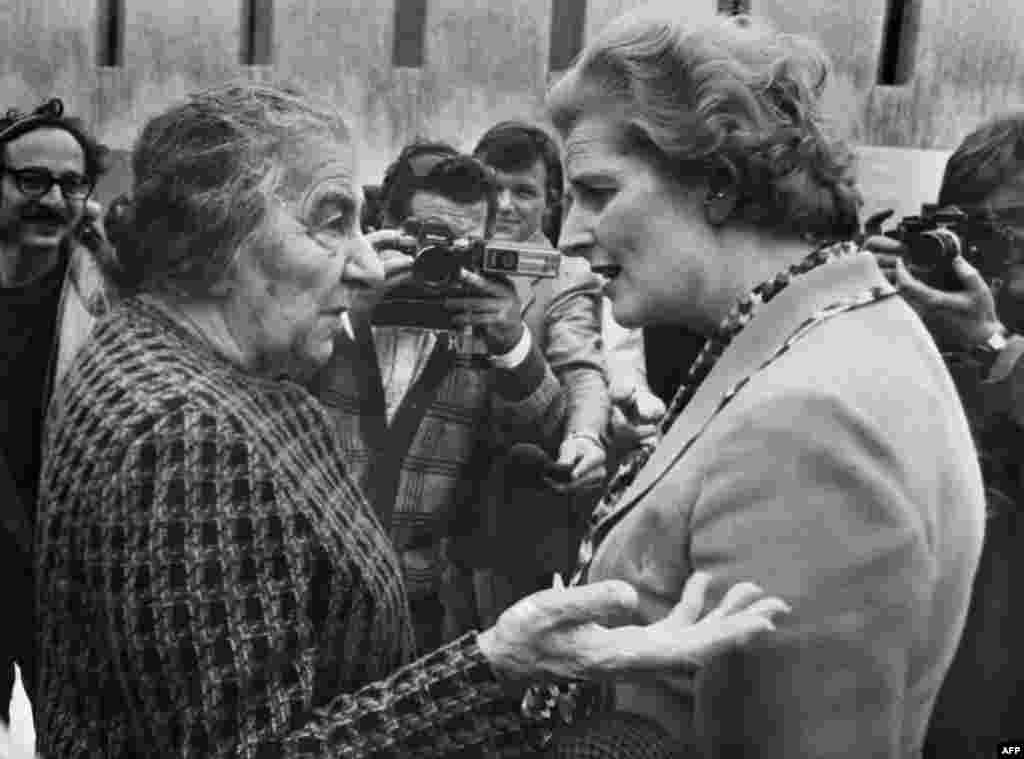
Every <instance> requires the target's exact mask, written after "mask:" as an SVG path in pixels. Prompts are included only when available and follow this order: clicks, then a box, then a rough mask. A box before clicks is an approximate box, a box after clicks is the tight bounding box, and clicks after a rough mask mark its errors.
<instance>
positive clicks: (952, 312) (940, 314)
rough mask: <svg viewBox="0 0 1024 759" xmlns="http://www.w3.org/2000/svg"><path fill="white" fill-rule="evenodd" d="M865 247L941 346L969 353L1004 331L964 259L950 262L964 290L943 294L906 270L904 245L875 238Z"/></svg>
mask: <svg viewBox="0 0 1024 759" xmlns="http://www.w3.org/2000/svg"><path fill="white" fill-rule="evenodd" d="M864 247H865V248H867V249H868V250H869V251H870V252H871V253H873V254H874V255H875V260H876V261H877V262H878V266H879V268H880V269H881V270H882V273H883V274H885V276H886V278H887V279H888V280H889V282H890V283H892V285H893V286H894V287H896V288H897V289H899V291H900V294H901V295H902V296H903V297H904V299H905V300H906V301H907V303H909V304H910V305H911V306H912V307H913V308H914V310H915V311H917V313H918V314H919V315H920V316H921V318H922V319H923V320H924V322H925V323H926V324H927V325H928V327H929V329H931V330H932V332H933V334H934V335H935V337H936V340H937V341H938V342H939V343H940V344H941V345H943V346H945V347H950V348H955V349H959V350H970V349H971V348H974V347H976V346H978V345H981V344H983V343H984V342H985V341H987V340H988V339H989V338H991V337H992V336H993V335H995V334H996V333H998V332H1001V331H1002V330H1003V326H1002V324H1001V323H1000V321H999V317H998V316H997V315H996V303H995V298H994V297H993V295H992V290H991V289H990V288H989V286H988V284H987V283H986V282H985V280H984V279H983V278H982V276H981V274H979V273H978V270H977V269H975V268H974V267H973V266H971V264H969V263H968V262H967V260H966V259H964V258H963V256H957V257H956V258H954V259H953V270H954V271H955V272H956V274H957V276H958V277H959V278H960V281H961V282H963V285H964V289H963V290H961V291H957V292H945V291H943V290H937V289H935V288H934V287H929V286H928V285H926V284H925V283H924V282H922V281H921V280H919V279H918V278H917V277H915V276H914V275H913V274H911V273H910V272H909V271H908V270H907V267H906V265H905V264H904V263H903V256H902V255H901V253H902V252H903V244H902V243H900V242H899V241H898V240H893V239H891V238H889V237H884V236H881V235H877V236H874V237H869V238H868V239H867V241H866V242H865V243H864Z"/></svg>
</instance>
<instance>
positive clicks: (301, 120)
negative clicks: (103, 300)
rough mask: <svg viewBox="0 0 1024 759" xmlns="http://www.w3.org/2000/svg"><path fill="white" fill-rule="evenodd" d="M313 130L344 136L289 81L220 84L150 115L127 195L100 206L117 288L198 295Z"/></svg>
mask: <svg viewBox="0 0 1024 759" xmlns="http://www.w3.org/2000/svg"><path fill="white" fill-rule="evenodd" d="M319 136H326V137H328V138H330V139H334V140H337V141H339V142H348V141H349V139H350V138H349V131H348V128H347V127H346V125H345V122H344V121H343V120H342V118H341V116H340V115H339V114H338V112H337V111H336V110H335V109H334V108H333V107H332V106H330V105H328V104H326V103H322V102H320V101H317V100H314V99H313V98H312V97H311V96H310V95H308V94H307V93H305V92H304V91H302V90H301V89H299V88H297V87H295V86H292V85H269V84H257V83H251V82H244V83H238V84H227V85H223V86H220V87H215V88H213V89H209V90H205V91H203V92H200V93H198V94H195V95H192V96H190V97H189V98H188V99H187V100H186V101H185V102H183V103H181V104H179V105H175V106H173V107H171V108H170V109H168V110H167V111H165V112H164V113H162V114H160V115H159V116H156V117H155V118H153V119H151V120H150V121H149V122H148V123H147V124H146V126H145V127H144V128H143V130H142V133H141V135H140V136H139V138H138V141H137V142H136V144H135V148H134V150H133V153H132V172H133V185H132V192H131V195H130V197H126V198H120V199H118V201H116V202H115V203H114V204H112V206H111V209H110V211H109V212H108V214H107V224H108V229H107V233H108V235H109V237H110V239H111V241H112V242H113V244H114V246H115V248H116V249H117V262H118V265H117V267H116V270H115V271H111V272H108V274H110V275H111V277H112V278H113V279H114V281H115V282H116V283H117V284H118V285H119V287H120V289H121V290H122V291H123V292H125V293H126V294H130V293H133V292H167V293H174V294H182V295H192V296H202V295H205V294H208V293H209V292H210V290H211V288H212V287H213V286H214V285H216V284H217V283H218V282H220V281H221V280H222V279H223V278H224V277H225V276H226V274H227V273H228V271H229V270H230V267H231V265H232V263H233V262H234V260H235V257H236V255H237V253H238V251H239V249H240V248H241V246H242V245H243V244H244V243H245V242H246V241H247V240H248V239H249V238H250V236H252V235H254V234H256V233H257V232H258V231H259V230H260V228H261V225H262V223H263V221H264V219H265V217H266V213H267V208H268V199H269V194H270V192H272V188H271V187H269V185H271V184H273V183H274V182H275V181H277V180H276V178H277V177H279V176H280V174H281V172H282V171H283V169H284V168H286V166H287V164H288V160H289V156H290V154H291V152H292V151H294V150H295V149H296V146H297V145H300V144H302V142H303V141H304V140H306V139H310V138H316V137H319Z"/></svg>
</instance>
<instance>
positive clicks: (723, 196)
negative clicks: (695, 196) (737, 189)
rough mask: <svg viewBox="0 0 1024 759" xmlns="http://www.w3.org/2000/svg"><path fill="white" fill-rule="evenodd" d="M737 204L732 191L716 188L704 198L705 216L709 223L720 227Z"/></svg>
mask: <svg viewBox="0 0 1024 759" xmlns="http://www.w3.org/2000/svg"><path fill="white" fill-rule="evenodd" d="M735 206H736V203H735V199H734V198H733V196H732V193H730V192H728V191H726V190H715V191H714V192H710V193H708V195H707V196H706V197H705V198H704V216H705V218H707V220H708V224H710V225H711V226H713V227H720V226H722V224H724V223H725V221H726V219H728V218H729V216H730V215H731V214H732V212H733V209H734V208H735Z"/></svg>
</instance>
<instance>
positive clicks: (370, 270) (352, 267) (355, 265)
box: [341, 235, 384, 287]
mask: <svg viewBox="0 0 1024 759" xmlns="http://www.w3.org/2000/svg"><path fill="white" fill-rule="evenodd" d="M354 248H355V249H354V250H353V252H352V254H351V255H350V256H349V259H348V261H346V262H345V268H344V270H343V271H342V273H341V280H342V282H345V283H347V284H360V285H363V286H365V287H378V286H380V285H382V284H384V264H382V263H381V260H380V256H379V255H378V254H377V251H376V250H374V248H373V246H372V245H370V243H369V242H367V241H366V238H365V237H363V236H362V235H360V236H359V240H358V242H357V243H356V245H355V246H354Z"/></svg>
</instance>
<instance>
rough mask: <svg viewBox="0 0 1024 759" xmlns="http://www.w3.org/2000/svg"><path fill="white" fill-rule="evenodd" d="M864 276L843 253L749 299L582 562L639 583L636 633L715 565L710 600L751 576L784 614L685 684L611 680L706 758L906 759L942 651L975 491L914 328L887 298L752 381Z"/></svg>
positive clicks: (870, 276)
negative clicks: (619, 511)
mask: <svg viewBox="0 0 1024 759" xmlns="http://www.w3.org/2000/svg"><path fill="white" fill-rule="evenodd" d="M873 286H885V283H884V280H883V278H882V276H881V274H880V272H879V271H878V269H877V267H876V266H875V264H874V261H873V260H872V258H871V257H870V256H868V255H866V254H854V255H852V256H848V257H845V258H841V259H839V260H837V261H833V262H832V263H829V264H827V265H825V266H822V267H820V268H818V269H815V270H813V271H811V272H809V273H808V274H806V275H805V276H803V277H799V278H797V279H795V280H794V281H793V282H792V284H791V285H790V286H789V287H788V288H786V289H785V290H783V291H782V292H781V293H780V294H779V295H778V296H777V297H776V298H774V299H773V300H771V301H769V302H768V303H767V304H764V305H763V306H762V307H761V309H760V310H759V311H758V312H757V313H756V315H755V316H754V318H753V320H752V321H751V322H750V324H749V325H748V326H747V327H746V328H745V329H744V330H743V331H742V332H741V333H740V334H739V335H738V336H737V337H736V339H735V340H734V341H733V343H732V344H731V345H730V346H729V347H728V349H727V350H726V351H725V353H724V354H723V355H722V357H721V358H720V360H719V361H718V363H717V364H716V366H715V367H714V369H713V370H712V372H711V373H710V375H709V376H708V377H707V379H706V380H705V382H704V383H703V384H702V386H701V388H700V390H699V391H698V392H697V393H696V395H695V397H694V398H693V399H692V401H691V402H690V403H689V404H688V406H687V407H686V408H685V409H684V411H683V412H682V414H681V415H680V416H679V418H678V419H677V420H676V422H675V423H674V424H673V426H672V427H671V429H670V430H669V431H668V433H667V434H666V436H665V438H664V439H663V441H662V443H661V445H660V446H659V447H658V449H657V450H656V452H655V453H654V454H653V456H652V458H651V460H650V461H649V463H648V465H647V466H646V467H645V468H644V470H643V471H642V472H641V473H640V474H639V476H638V478H637V480H636V481H635V482H634V483H633V484H632V485H631V486H630V488H629V489H628V490H627V491H626V492H625V493H624V494H623V498H622V500H621V501H620V508H623V509H628V514H627V515H626V516H625V517H623V518H622V519H621V521H620V522H619V523H618V524H617V525H616V526H614V527H613V528H611V531H610V532H609V533H608V535H607V537H606V538H605V539H604V540H603V542H602V543H601V544H600V546H599V548H598V551H597V553H596V556H595V559H594V564H593V567H592V571H591V574H590V579H591V580H600V579H604V578H621V579H624V580H627V581H628V582H630V583H632V584H633V585H635V586H636V588H637V589H638V590H639V592H640V595H641V599H642V619H639V620H633V621H634V622H637V623H642V624H645V623H648V622H651V621H653V620H657V619H660V618H661V617H663V616H664V615H665V614H666V613H667V612H668V611H669V609H670V608H672V606H674V605H675V604H676V603H677V602H678V600H679V598H680V592H681V590H682V587H683V584H684V582H685V581H686V579H687V578H688V577H689V576H690V574H691V573H692V572H694V571H695V570H706V571H708V572H710V573H711V575H712V578H713V581H712V587H711V593H710V598H709V603H714V602H717V601H718V600H719V599H720V598H721V597H722V594H723V592H724V589H726V588H727V587H729V586H731V585H732V584H733V583H736V582H740V581H745V580H749V581H754V582H757V583H759V584H761V586H762V587H763V588H764V589H765V590H766V591H767V592H768V593H770V594H773V595H778V596H780V597H782V598H783V599H785V600H786V601H787V602H789V604H790V605H791V606H792V608H793V612H792V614H790V615H788V616H787V617H784V618H782V619H781V620H780V621H779V627H778V630H777V631H776V632H775V633H773V634H771V635H768V636H766V637H764V638H763V639H760V640H759V641H757V642H756V643H755V644H754V645H751V646H750V647H749V648H746V649H744V650H743V651H742V652H733V653H730V654H727V655H723V656H721V657H719V658H718V659H716V660H714V661H713V662H712V663H710V664H708V665H707V666H705V667H704V668H703V669H702V670H701V671H700V673H699V675H698V676H697V678H696V680H695V681H694V680H688V679H686V678H684V677H673V676H670V675H669V674H668V673H666V674H665V675H664V676H663V677H661V678H660V679H659V681H658V682H656V683H648V684H633V685H630V684H621V685H619V686H617V690H616V703H617V706H618V707H619V708H622V709H626V710H629V711H635V712H639V713H643V714H647V715H651V716H653V717H654V718H655V719H657V720H658V721H659V722H661V723H662V724H663V725H664V726H665V727H666V728H667V729H669V730H670V731H672V732H674V733H676V734H679V735H682V734H683V733H684V732H685V727H686V725H687V723H688V722H689V720H691V719H693V721H694V726H695V729H696V732H697V735H698V737H699V742H700V744H701V746H702V747H703V750H704V754H705V756H707V757H733V756H743V757H748V756H749V757H755V756H756V757H771V758H772V759H775V758H778V759H782V758H783V757H785V759H802V758H804V757H807V758H810V757H815V758H824V757H829V758H830V759H839V758H840V757H843V758H846V757H849V758H850V759H853V758H854V757H856V759H863V758H864V757H872V758H873V759H882V758H885V757H892V758H895V757H901V758H902V757H912V756H916V755H917V754H918V753H919V752H920V748H921V744H922V741H923V738H924V733H925V729H926V726H927V723H928V718H929V715H930V714H931V711H932V707H933V704H934V701H935V696H936V693H937V691H938V688H939V685H940V684H941V682H942V679H943V677H944V676H945V674H946V672H947V670H948V668H949V664H950V661H951V659H952V657H953V654H954V652H955V651H956V647H957V642H958V640H959V638H960V633H961V630H962V627H963V623H964V618H965V615H966V612H967V607H968V600H969V596H970V589H971V582H972V578H973V577H974V574H975V570H976V567H977V563H978V557H979V553H980V548H981V542H982V534H983V516H984V499H983V492H982V484H981V478H980V474H979V471H978V465H977V461H976V456H975V451H974V448H973V444H972V442H971V437H970V433H969V431H968V427H967V422H966V420H965V417H964V412H963V409H962V407H961V405H960V402H959V400H958V397H957V393H956V390H955V388H954V386H953V383H952V381H951V379H950V376H949V374H948V372H947V370H946V368H945V366H944V364H943V362H942V359H941V357H940V355H939V353H938V351H937V350H936V348H935V345H934V343H933V342H932V340H931V338H930V337H929V335H928V333H927V332H926V331H925V329H924V327H923V326H922V324H921V323H920V321H919V320H918V318H917V317H916V316H915V315H914V314H913V313H912V312H911V310H910V309H909V307H908V306H907V305H906V304H905V303H904V302H903V301H902V299H900V298H898V297H894V296H890V297H887V298H885V299H883V300H880V301H878V302H875V303H873V304H871V305H869V306H866V307H863V308H860V309H857V310H853V311H847V312H845V313H841V314H839V315H836V316H834V317H832V318H830V319H829V320H827V321H825V322H824V323H822V324H820V325H819V326H817V327H815V328H814V329H812V330H811V331H809V332H808V333H806V334H805V335H804V336H803V337H801V338H800V339H799V340H798V341H797V342H796V343H795V344H794V345H793V346H792V348H791V349H790V350H789V351H788V352H786V353H784V354H783V355H781V356H780V357H779V358H778V359H777V360H775V361H773V362H772V363H770V364H769V365H768V366H767V367H766V368H764V369H763V370H760V371H758V367H760V366H761V365H762V364H763V362H764V361H765V360H767V359H768V358H769V357H770V356H771V355H772V354H773V353H774V352H775V351H776V349H778V348H779V347H780V346H781V345H782V344H783V342H785V341H786V340H787V338H788V337H790V336H791V335H792V334H793V333H794V331H795V330H796V329H797V327H798V325H800V323H801V322H802V321H803V320H804V319H806V318H807V317H808V316H810V315H811V314H813V313H816V312H817V311H818V310H819V309H821V308H823V307H824V306H826V305H828V304H831V303H834V302H836V301H838V300H840V299H843V298H845V297H847V296H850V295H852V294H856V293H861V292H864V291H866V290H867V289H868V288H870V287H873ZM748 375H752V378H751V380H750V382H749V384H747V385H746V386H745V387H744V388H743V389H742V390H741V391H740V392H739V393H738V394H737V395H736V396H735V398H734V399H733V400H732V402H731V403H729V404H728V405H726V406H725V407H724V409H723V410H721V411H720V412H719V413H718V414H717V415H715V413H714V410H715V408H716V406H717V405H718V403H719V401H720V399H721V398H722V396H723V394H725V393H726V392H727V391H728V390H729V389H730V388H731V387H732V386H733V385H734V384H735V383H736V382H738V381H739V380H741V379H742V378H743V377H745V376H748ZM702 429H703V431H702V432H701V430H702ZM698 432H701V434H700V435H699V437H697V439H696V441H695V443H694V444H693V445H692V447H691V448H690V449H689V450H687V451H685V453H684V444H685V442H686V441H687V440H688V439H690V438H691V437H692V436H694V435H695V434H697V433H698Z"/></svg>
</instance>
